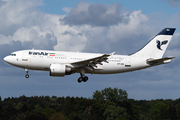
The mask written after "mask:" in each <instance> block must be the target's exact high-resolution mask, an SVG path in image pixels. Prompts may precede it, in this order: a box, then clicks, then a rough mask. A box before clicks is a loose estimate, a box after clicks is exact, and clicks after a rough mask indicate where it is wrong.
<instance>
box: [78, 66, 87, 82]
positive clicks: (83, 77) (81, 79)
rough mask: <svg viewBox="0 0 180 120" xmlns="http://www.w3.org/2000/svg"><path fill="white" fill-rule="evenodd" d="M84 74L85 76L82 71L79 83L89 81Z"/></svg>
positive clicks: (82, 70)
mask: <svg viewBox="0 0 180 120" xmlns="http://www.w3.org/2000/svg"><path fill="white" fill-rule="evenodd" d="M84 74H85V71H84V69H81V72H80V75H81V77H79V78H78V82H79V83H81V82H82V81H83V82H86V81H87V80H88V77H87V76H84Z"/></svg>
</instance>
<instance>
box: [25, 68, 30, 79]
mask: <svg viewBox="0 0 180 120" xmlns="http://www.w3.org/2000/svg"><path fill="white" fill-rule="evenodd" d="M24 70H25V71H26V75H25V77H26V78H29V74H28V72H29V71H28V69H24Z"/></svg>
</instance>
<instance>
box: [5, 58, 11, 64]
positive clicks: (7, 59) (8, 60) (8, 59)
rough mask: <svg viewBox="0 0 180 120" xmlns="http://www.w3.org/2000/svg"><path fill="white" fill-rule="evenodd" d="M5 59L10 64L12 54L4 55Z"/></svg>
mask: <svg viewBox="0 0 180 120" xmlns="http://www.w3.org/2000/svg"><path fill="white" fill-rule="evenodd" d="M4 61H5V62H7V63H9V64H11V62H12V61H11V59H10V56H6V57H4Z"/></svg>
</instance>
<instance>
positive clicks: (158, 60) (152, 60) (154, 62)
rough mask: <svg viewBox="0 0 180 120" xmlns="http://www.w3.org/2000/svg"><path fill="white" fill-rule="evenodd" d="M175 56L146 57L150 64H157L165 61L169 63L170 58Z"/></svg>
mask: <svg viewBox="0 0 180 120" xmlns="http://www.w3.org/2000/svg"><path fill="white" fill-rule="evenodd" d="M173 58H175V57H165V58H161V59H147V64H150V65H159V64H165V63H170V62H171V59H173Z"/></svg>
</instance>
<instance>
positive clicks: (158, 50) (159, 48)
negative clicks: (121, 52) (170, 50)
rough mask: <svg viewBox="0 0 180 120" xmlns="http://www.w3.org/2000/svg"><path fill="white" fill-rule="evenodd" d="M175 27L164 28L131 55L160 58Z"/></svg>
mask: <svg viewBox="0 0 180 120" xmlns="http://www.w3.org/2000/svg"><path fill="white" fill-rule="evenodd" d="M175 30H176V29H175V28H165V29H163V30H162V31H161V32H160V33H159V34H157V35H156V36H155V37H154V38H152V39H151V41H150V42H149V43H148V44H146V45H145V46H144V47H143V48H142V49H141V50H139V51H138V52H136V53H134V54H132V56H142V57H151V58H155V59H158V58H162V56H163V55H164V52H165V51H166V48H167V46H168V45H169V43H170V41H171V38H172V36H173V34H174V31H175Z"/></svg>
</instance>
